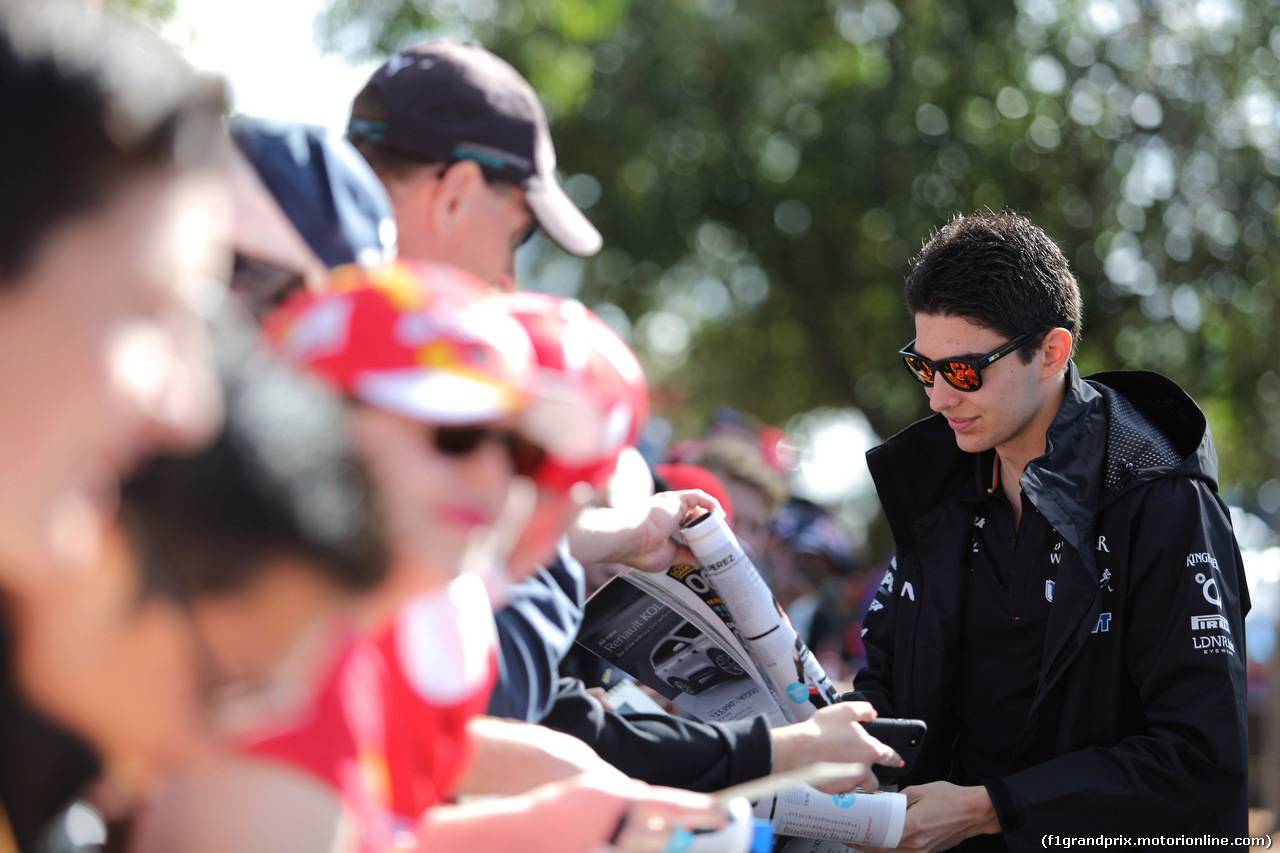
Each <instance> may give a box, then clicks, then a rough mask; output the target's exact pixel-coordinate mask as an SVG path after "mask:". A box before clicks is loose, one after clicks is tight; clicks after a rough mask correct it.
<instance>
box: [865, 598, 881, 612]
mask: <svg viewBox="0 0 1280 853" xmlns="http://www.w3.org/2000/svg"><path fill="white" fill-rule="evenodd" d="M867 609H868V610H870V611H871V612H872V613H874V612H875V611H877V610H884V605H883V604H881V603H880V599H878V598H873V599H871V603H870V604H868V605H867Z"/></svg>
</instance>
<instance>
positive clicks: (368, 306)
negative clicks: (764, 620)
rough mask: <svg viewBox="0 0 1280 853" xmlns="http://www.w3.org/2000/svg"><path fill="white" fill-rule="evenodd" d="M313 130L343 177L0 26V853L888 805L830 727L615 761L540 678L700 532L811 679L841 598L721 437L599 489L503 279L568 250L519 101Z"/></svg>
mask: <svg viewBox="0 0 1280 853" xmlns="http://www.w3.org/2000/svg"><path fill="white" fill-rule="evenodd" d="M335 97H338V96H337V95H335ZM348 97H351V98H352V101H351V103H352V110H351V121H350V126H349V130H348V134H347V137H348V138H347V139H344V138H338V137H335V136H332V135H330V134H328V133H326V132H324V131H322V130H320V129H317V128H314V127H306V126H299V125H290V124H284V123H279V122H273V121H270V120H267V119H256V118H245V117H238V118H234V119H232V118H229V117H228V115H227V104H226V103H225V95H224V93H223V91H222V89H221V87H220V86H219V84H218V83H217V82H216V81H215V80H211V79H207V78H205V77H202V76H200V75H197V74H195V73H193V72H192V71H191V70H190V69H189V68H187V67H186V66H185V65H184V64H183V63H182V62H181V61H180V60H179V59H177V58H176V57H175V56H173V55H172V54H171V52H170V51H169V50H168V49H167V48H166V47H165V46H163V45H161V44H159V43H158V42H156V41H155V40H153V39H152V38H150V37H149V36H148V35H147V34H145V33H143V32H141V31H139V30H136V29H134V28H132V27H131V26H130V25H128V24H126V23H124V22H123V21H120V20H117V19H115V18H113V17H112V16H111V15H110V14H108V13H104V12H101V11H100V10H94V9H86V8H84V7H83V6H80V5H78V4H73V3H62V2H53V3H37V2H23V0H12V2H4V3H0V101H2V102H3V103H2V107H0V112H2V114H3V115H5V116H6V117H7V121H6V130H5V131H4V133H3V135H2V137H0V163H3V165H2V166H0V221H2V222H3V227H0V390H2V391H3V393H4V396H5V398H6V399H7V400H9V401H10V402H9V408H8V415H7V417H6V418H4V420H3V424H0V460H3V465H4V467H5V472H6V473H5V477H4V478H3V486H2V487H0V591H2V597H0V604H2V607H0V645H2V647H0V662H2V668H0V851H4V852H5V853H7V852H8V851H13V850H23V851H53V850H65V849H71V848H72V847H73V846H74V842H75V841H76V838H75V837H74V836H75V835H76V833H75V832H73V831H70V830H69V827H73V825H74V824H75V819H81V820H82V819H83V817H84V815H85V814H86V813H90V814H92V813H96V814H99V815H101V816H102V818H103V820H104V821H105V825H106V827H107V828H106V830H105V835H104V838H100V839H98V841H97V843H100V844H103V845H105V846H106V847H107V848H108V849H115V850H139V851H180V850H210V851H213V850H218V851H227V850H235V851H253V850H263V851H268V850H270V851H286V850H288V851H293V850H297V851H306V850H317V851H320V850H326V851H328V850H361V851H391V850H416V849H435V850H463V849H467V850H478V849H498V848H501V849H520V850H549V851H550V850H554V851H570V853H571V852H572V851H601V850H608V849H618V850H628V851H657V850H663V849H667V848H668V845H675V844H678V843H679V842H681V839H682V838H683V839H687V838H688V837H689V833H691V832H694V831H697V830H701V829H715V828H718V827H720V826H722V825H723V824H724V822H725V820H726V814H725V812H724V811H723V809H722V807H721V806H720V805H718V804H717V803H716V802H715V801H714V800H713V799H711V798H710V797H708V796H707V793H708V792H711V791H715V790H718V789H720V788H723V787H726V786H728V785H731V784H734V783H736V782H741V781H745V780H747V779H751V778H754V777H757V776H762V775H766V774H768V773H770V772H776V771H785V770H787V769H790V768H795V767H799V766H802V765H804V764H808V763H812V762H813V761H815V760H818V759H826V760H833V759H834V760H841V761H848V762H859V763H861V764H863V765H864V766H867V765H870V764H872V763H875V762H881V763H887V764H896V763H897V762H898V757H897V755H896V754H895V753H894V752H893V751H892V750H891V749H889V748H888V747H886V746H884V745H883V744H881V743H879V742H878V741H876V740H875V739H873V738H871V737H870V736H869V735H867V734H866V733H865V731H864V730H863V729H862V728H861V726H860V725H859V722H861V721H866V720H870V719H872V718H873V717H874V715H875V712H874V711H873V710H872V709H871V706H870V705H868V704H867V703H863V702H847V703H841V704H839V705H835V706H831V707H829V708H826V709H822V710H821V711H819V712H818V713H817V714H816V715H815V716H814V717H813V718H812V719H810V720H809V721H808V722H806V723H802V724H796V725H793V726H787V727H781V728H776V729H770V728H769V727H768V726H767V725H766V723H765V721H764V720H763V718H762V719H759V720H744V721H739V722H737V723H729V724H706V723H700V722H697V721H695V720H691V719H683V718H680V717H678V716H676V717H661V716H653V717H648V716H644V717H634V718H633V717H625V716H623V715H621V714H618V713H617V712H615V711H613V710H611V709H609V708H607V707H605V706H604V705H602V704H601V703H600V702H599V701H598V700H597V699H596V698H595V697H594V696H593V695H592V694H591V693H589V692H588V690H587V685H585V684H584V683H583V682H582V681H581V680H580V679H577V678H573V677H568V676H562V675H561V669H562V661H563V659H564V658H565V657H566V656H567V655H568V654H569V651H570V648H571V646H572V643H573V640H574V637H575V635H576V632H577V627H578V625H579V623H580V622H581V618H582V606H583V600H584V595H585V593H586V578H587V576H588V574H591V575H592V576H598V575H600V574H601V573H603V574H604V575H605V576H606V577H607V575H608V574H609V573H611V572H615V571H618V570H624V569H635V570H640V571H663V570H665V569H666V568H667V567H669V566H671V565H674V564H677V563H681V562H686V563H687V562H693V558H692V555H691V553H689V552H688V551H687V549H685V548H684V547H683V546H680V545H678V544H677V542H676V541H675V540H674V539H673V538H672V534H673V533H674V532H675V531H676V529H677V527H678V525H679V524H680V523H681V522H683V521H684V520H686V519H687V518H689V517H690V516H692V515H694V514H695V513H698V512H705V511H722V512H733V513H734V516H733V517H734V523H735V527H736V529H737V531H738V533H739V535H740V537H741V539H742V541H743V543H744V545H745V546H746V547H747V548H748V549H749V551H750V553H751V554H752V555H753V558H754V559H755V560H756V562H757V563H758V564H759V565H760V568H761V570H762V571H765V572H769V573H771V576H772V578H773V581H774V583H775V586H776V588H777V590H778V595H779V598H780V600H782V601H783V603H784V604H785V605H786V606H787V608H788V610H789V611H790V612H791V613H792V615H793V617H794V618H795V620H796V622H797V625H803V626H805V627H804V632H805V633H806V634H807V635H808V637H809V638H810V639H811V640H812V641H813V643H814V648H815V649H817V650H819V651H820V653H822V654H823V655H824V656H825V659H826V660H828V661H829V662H830V663H831V665H832V666H833V667H837V668H838V671H839V672H840V673H841V674H845V673H847V672H848V671H849V670H848V667H849V665H850V664H851V663H852V661H853V660H854V659H855V658H856V656H857V642H856V635H857V630H856V628H854V627H852V626H855V625H856V623H857V618H858V615H859V614H858V607H859V603H860V602H861V601H862V600H863V599H864V598H865V596H863V595H862V594H861V592H859V591H857V590H855V589H854V587H855V586H857V584H856V579H857V578H860V577H864V576H869V575H867V574H866V572H864V571H862V569H863V567H862V566H861V565H859V564H858V563H857V561H856V560H855V558H854V555H853V554H852V551H851V549H850V546H849V543H848V541H847V539H844V538H843V536H842V534H841V533H840V532H839V530H838V528H837V527H836V526H835V525H834V523H833V521H832V517H831V516H830V515H829V514H827V513H826V512H825V511H824V510H823V509H822V508H820V507H816V506H814V505H812V504H805V503H802V502H799V501H796V500H793V499H792V500H789V498H788V495H787V491H786V486H785V482H786V471H785V466H780V465H779V463H778V460H777V459H776V458H770V457H769V454H767V453H766V452H764V451H763V450H762V446H763V445H762V444H761V443H760V441H759V434H758V431H757V430H752V429H745V428H739V429H738V430H737V431H736V433H733V431H724V430H720V431H716V432H715V433H714V434H709V435H708V436H707V437H706V438H705V440H702V441H699V442H697V443H696V446H694V445H688V446H685V447H684V448H683V449H681V448H675V449H674V452H673V453H672V454H670V455H668V456H664V458H660V459H649V460H646V465H645V466H642V467H641V470H647V471H648V472H649V475H648V479H647V480H646V479H645V478H644V477H640V478H636V477H634V476H631V477H623V476H622V475H621V472H622V471H624V470H628V463H629V464H630V469H629V470H632V471H634V470H635V464H634V459H635V457H636V456H637V455H638V453H637V451H635V449H634V448H635V445H636V444H637V442H638V440H639V438H640V436H641V432H642V430H643V428H644V425H645V422H646V418H647V417H648V414H649V411H648V406H649V403H648V393H647V388H646V385H645V379H644V375H643V372H642V370H641V368H640V364H639V362H638V361H637V360H636V358H635V356H634V354H632V352H631V351H630V350H629V348H628V347H627V345H626V344H625V343H624V341H623V340H622V339H621V338H619V337H618V336H617V335H616V334H615V333H614V332H612V331H611V330H610V329H609V327H608V326H607V325H606V324H605V323H604V322H602V321H601V320H600V319H599V318H598V317H596V316H595V315H594V314H592V312H591V311H590V310H589V309H587V308H586V307H585V306H584V305H582V304H581V303H579V302H576V301H573V300H567V299H560V298H556V297H550V296H544V295H541V294H537V293H531V292H519V289H518V285H519V284H520V283H519V282H517V281H516V280H515V273H514V268H515V264H514V257H515V253H516V250H517V249H518V248H519V246H520V245H521V244H523V243H524V242H525V241H526V240H527V239H528V237H529V236H530V235H531V234H532V233H533V231H534V229H541V230H543V231H544V232H545V233H546V234H547V235H548V236H549V237H550V238H551V239H552V240H554V241H555V242H556V243H558V244H559V245H560V246H561V247H562V248H564V249H565V250H566V251H569V252H572V253H575V254H579V255H590V254H593V253H595V252H596V251H598V250H599V249H600V247H601V242H602V241H601V238H600V235H599V234H598V233H597V232H596V230H595V229H594V227H593V226H592V225H591V224H590V222H589V221H588V220H587V219H586V218H585V217H584V216H583V215H582V214H581V212H579V211H578V209H577V208H576V207H575V206H574V205H573V203H572V202H571V201H570V200H569V198H568V196H567V195H565V193H564V192H563V190H562V189H561V188H560V186H559V183H558V181H557V177H556V164H555V157H554V149H553V146H552V142H551V139H550V135H549V131H548V128H547V123H546V117H545V115H544V114H543V111H542V108H541V106H540V104H539V102H538V98H537V95H536V94H535V93H534V92H533V90H532V89H531V88H530V87H529V84H528V83H527V82H526V81H525V80H524V79H523V78H521V77H520V75H519V74H518V73H516V72H515V71H514V70H513V69H512V68H511V67H510V66H508V65H507V64H506V63H505V62H503V61H501V60H500V59H498V58H497V57H495V56H493V55H492V54H490V53H488V52H487V51H485V50H483V49H482V48H480V47H478V46H475V45H464V44H460V43H455V42H448V41H434V42H429V43H426V44H423V45H420V46H419V47H417V48H414V49H411V50H408V51H405V52H403V53H400V54H397V55H396V56H394V57H392V59H390V60H389V61H388V62H387V63H386V64H385V65H384V66H383V67H382V68H380V69H379V70H378V71H377V72H376V73H375V74H374V75H373V76H372V77H371V78H370V80H369V82H368V84H367V85H366V86H365V88H364V89H363V90H362V91H361V92H359V93H350V94H349V96H348ZM348 139H349V140H350V141H348ZM731 433H733V434H731ZM775 438H776V436H775ZM717 496H718V497H719V498H720V499H721V500H719V501H718V500H717ZM721 501H722V503H723V506H722V503H721ZM784 502H785V506H784ZM584 565H586V566H588V567H589V568H590V570H591V571H590V573H588V572H587V571H585V570H584V568H583V566H584ZM850 637H853V638H854V639H853V640H850ZM566 671H567V668H566ZM855 786H861V787H863V788H865V789H869V790H874V789H875V788H876V779H875V776H874V775H873V774H872V773H871V772H870V771H869V770H867V771H865V772H863V773H861V774H860V775H858V776H856V777H849V778H845V779H839V780H832V781H829V782H827V783H824V790H830V791H831V792H832V793H838V792H842V791H848V790H852V789H853V788H854V787H855Z"/></svg>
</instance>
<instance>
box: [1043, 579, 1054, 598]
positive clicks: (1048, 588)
mask: <svg viewBox="0 0 1280 853" xmlns="http://www.w3.org/2000/svg"><path fill="white" fill-rule="evenodd" d="M1044 600H1045V601H1053V581H1045V582H1044Z"/></svg>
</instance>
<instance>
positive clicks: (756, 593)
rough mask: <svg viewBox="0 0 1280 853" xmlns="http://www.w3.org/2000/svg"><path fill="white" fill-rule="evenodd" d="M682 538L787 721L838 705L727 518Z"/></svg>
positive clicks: (690, 528) (704, 523) (699, 524)
mask: <svg viewBox="0 0 1280 853" xmlns="http://www.w3.org/2000/svg"><path fill="white" fill-rule="evenodd" d="M680 535H681V538H682V539H683V540H684V542H685V544H686V545H688V546H689V550H691V551H693V554H694V556H695V557H697V558H698V562H699V563H701V564H702V574H703V576H704V577H705V579H706V581H707V582H708V583H709V584H711V585H712V586H713V587H714V588H715V590H716V592H718V593H719V595H720V597H721V599H722V600H723V602H724V607H725V609H726V610H727V611H728V613H729V616H730V617H731V618H732V619H733V623H734V628H735V629H736V630H737V632H738V634H739V635H740V636H741V637H742V640H743V642H744V643H745V644H746V646H747V650H748V651H749V652H750V654H751V656H752V657H753V658H754V659H755V662H756V664H757V666H758V667H759V669H760V674H761V675H762V676H763V678H764V679H765V682H766V684H767V685H768V686H769V688H770V690H772V691H773V693H774V694H775V696H776V698H777V701H778V706H779V708H781V710H782V713H783V716H785V717H786V718H787V720H788V721H789V722H799V721H801V720H807V719H808V718H809V717H810V716H811V715H812V714H813V712H814V711H815V710H816V709H817V708H820V707H822V706H824V705H831V704H834V703H836V702H838V701H839V694H838V693H837V692H836V688H835V686H834V685H833V684H832V683H831V679H830V678H828V677H827V674H826V672H824V671H823V669H822V665H821V664H819V663H818V661H817V660H816V659H815V658H814V657H813V654H812V653H811V652H810V651H809V647H808V646H807V645H806V644H805V642H804V640H802V639H801V638H800V636H799V635H798V634H796V630H795V628H793V627H792V626H791V620H789V619H787V617H786V614H785V613H783V611H782V607H781V606H779V604H778V601H777V599H776V598H774V596H773V593H772V592H771V591H770V590H769V587H768V585H767V584H765V582H764V578H762V577H761V576H760V572H759V571H758V570H757V569H756V567H755V565H754V564H753V563H752V562H751V560H750V559H749V558H748V557H747V555H746V553H744V552H743V550H742V546H741V545H739V544H738V540H737V537H735V536H734V535H733V531H732V530H730V529H729V525H728V524H726V523H725V520H724V517H723V516H722V515H720V514H719V513H711V512H708V513H704V514H703V515H700V516H698V517H697V518H695V519H693V520H691V521H687V522H685V523H684V524H683V525H682V526H681V529H680Z"/></svg>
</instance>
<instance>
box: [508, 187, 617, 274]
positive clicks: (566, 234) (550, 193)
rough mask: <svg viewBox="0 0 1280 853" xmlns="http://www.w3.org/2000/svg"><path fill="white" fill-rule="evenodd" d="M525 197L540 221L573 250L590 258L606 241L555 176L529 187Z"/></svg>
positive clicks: (539, 222) (562, 246)
mask: <svg viewBox="0 0 1280 853" xmlns="http://www.w3.org/2000/svg"><path fill="white" fill-rule="evenodd" d="M525 198H526V199H528V200H529V207H530V208H531V209H532V210H533V215H534V218H536V219H537V220H538V225H539V226H540V227H541V228H542V230H543V231H545V232H547V236H548V237H550V238H551V239H552V240H555V241H556V245H558V246H559V247H560V248H562V249H564V250H565V251H566V252H568V253H569V254H571V255H577V256H578V257H580V258H588V257H590V256H592V255H594V254H595V253H596V252H599V251H600V247H602V246H603V245H604V238H603V237H601V236H600V232H599V231H597V230H596V227H595V226H594V225H592V224H591V220H589V219H587V217H586V216H585V215H584V214H583V212H582V211H581V210H579V209H578V206H577V205H576V204H574V203H573V199H571V198H569V196H568V194H567V193H565V191H564V190H563V189H561V188H560V185H559V184H558V183H556V182H555V181H554V180H551V181H548V180H546V179H543V180H542V181H540V182H539V185H535V186H527V187H525Z"/></svg>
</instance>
